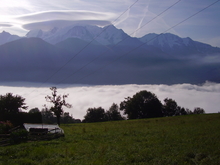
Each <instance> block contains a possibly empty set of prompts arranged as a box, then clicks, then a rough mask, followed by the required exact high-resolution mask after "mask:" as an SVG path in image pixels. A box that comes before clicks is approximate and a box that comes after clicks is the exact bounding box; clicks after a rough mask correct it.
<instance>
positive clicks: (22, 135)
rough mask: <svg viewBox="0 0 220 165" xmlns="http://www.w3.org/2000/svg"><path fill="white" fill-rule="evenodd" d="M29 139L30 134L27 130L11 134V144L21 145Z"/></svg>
mask: <svg viewBox="0 0 220 165" xmlns="http://www.w3.org/2000/svg"><path fill="white" fill-rule="evenodd" d="M27 139H28V132H27V131H26V130H25V129H20V130H18V131H15V132H12V133H11V134H10V140H11V143H20V142H22V141H26V140H27Z"/></svg>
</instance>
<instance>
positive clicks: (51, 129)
mask: <svg viewBox="0 0 220 165" xmlns="http://www.w3.org/2000/svg"><path fill="white" fill-rule="evenodd" d="M23 125H24V128H25V129H26V130H27V131H28V132H29V129H30V128H39V129H41V128H42V129H43V128H44V129H45V128H47V129H48V132H50V133H63V134H64V131H63V129H62V128H60V127H59V126H58V125H57V124H43V123H41V124H32V123H24V124H23Z"/></svg>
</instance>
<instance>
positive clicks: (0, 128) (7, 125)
mask: <svg viewBox="0 0 220 165" xmlns="http://www.w3.org/2000/svg"><path fill="white" fill-rule="evenodd" d="M12 127H13V125H12V123H11V122H10V121H0V134H7V133H8V132H9V130H10V129H11V128H12Z"/></svg>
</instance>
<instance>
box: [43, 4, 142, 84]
mask: <svg viewBox="0 0 220 165" xmlns="http://www.w3.org/2000/svg"><path fill="white" fill-rule="evenodd" d="M138 1H139V0H136V1H135V2H134V3H133V4H131V5H130V6H129V7H128V8H127V9H126V10H125V11H124V12H122V13H121V14H120V15H119V16H118V17H117V18H116V19H115V20H114V21H113V22H116V21H117V20H118V19H119V18H120V17H121V16H122V15H124V14H125V13H126V12H127V11H128V10H130V8H132V7H133V6H134V5H135V4H136V3H137V2H138ZM108 28H109V26H108V27H106V28H103V29H102V31H101V32H100V33H99V34H98V35H96V36H95V37H93V39H92V40H91V41H90V42H88V43H87V44H86V45H85V46H84V47H83V48H82V49H80V50H79V51H78V52H77V53H76V54H75V55H74V56H73V57H71V58H70V59H69V60H68V61H67V62H66V63H65V64H64V65H62V66H61V67H60V68H58V69H57V70H56V71H55V72H54V73H52V74H51V75H50V76H49V77H48V78H47V79H46V80H45V81H44V82H43V83H42V84H41V85H40V86H42V85H43V84H45V83H46V82H48V81H49V80H50V79H51V78H52V77H54V76H55V75H56V74H57V73H58V72H60V71H61V70H62V69H63V68H64V67H65V66H66V65H67V64H69V63H70V62H71V61H72V60H73V59H74V58H75V57H76V56H78V55H79V54H80V53H81V52H83V51H84V50H85V49H86V48H87V47H88V46H89V45H90V44H91V43H92V42H93V41H95V39H96V38H97V37H99V36H100V35H101V34H102V33H103V32H104V31H106V30H107V29H108ZM40 86H39V87H40Z"/></svg>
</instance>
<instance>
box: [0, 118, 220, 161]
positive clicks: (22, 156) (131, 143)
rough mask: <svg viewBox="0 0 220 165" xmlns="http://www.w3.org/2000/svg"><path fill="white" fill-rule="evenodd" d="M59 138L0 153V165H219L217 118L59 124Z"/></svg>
mask: <svg viewBox="0 0 220 165" xmlns="http://www.w3.org/2000/svg"><path fill="white" fill-rule="evenodd" d="M62 128H63V129H64V130H65V138H60V139H56V140H51V141H43V142H28V143H23V144H19V145H15V146H8V147H1V148H0V164H10V165H13V164H19V165H20V164H25V165H28V164H36V165H37V164H41V165H50V164H51V165H55V164H62V165H63V164H67V165H69V164H77V165H80V164H100V165H101V164H107V165H108V164H109V165H114V164H117V165H118V164H126V165H127V164H158V165H159V164H160V165H165V164H169V165H171V164H204V165H206V164H213V165H214V164H220V140H219V139H220V114H208V115H189V116H178V117H167V118H156V119H144V120H129V121H119V122H105V123H89V124H72V125H62Z"/></svg>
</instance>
